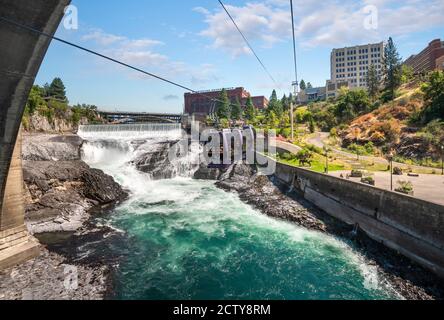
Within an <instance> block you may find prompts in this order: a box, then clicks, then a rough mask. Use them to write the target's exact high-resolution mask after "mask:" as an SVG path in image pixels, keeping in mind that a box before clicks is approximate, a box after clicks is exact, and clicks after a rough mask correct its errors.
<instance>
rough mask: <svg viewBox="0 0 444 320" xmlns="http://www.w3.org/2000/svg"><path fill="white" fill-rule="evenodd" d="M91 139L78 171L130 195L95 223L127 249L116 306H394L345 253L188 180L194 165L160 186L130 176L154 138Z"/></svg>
mask: <svg viewBox="0 0 444 320" xmlns="http://www.w3.org/2000/svg"><path fill="white" fill-rule="evenodd" d="M89 134H90V136H89V137H88V139H89V141H87V142H86V143H85V144H84V146H83V151H82V152H83V159H84V161H85V162H87V163H88V164H89V165H90V166H92V167H95V168H99V169H102V170H104V171H105V172H106V173H107V174H110V175H112V176H113V177H114V178H115V179H116V181H118V182H119V183H120V184H121V185H122V186H123V187H124V188H125V189H127V190H129V192H130V198H129V199H128V200H127V201H126V202H125V203H123V204H122V205H120V206H119V207H118V208H116V209H115V210H114V212H113V214H111V215H110V216H109V217H106V218H103V219H104V223H107V224H109V225H111V226H112V227H114V228H116V229H119V230H122V231H123V232H125V234H126V235H127V237H128V239H129V240H128V246H127V248H126V249H125V252H126V254H127V256H128V258H127V260H125V261H124V262H122V264H121V266H120V268H119V274H118V277H117V286H116V292H115V298H117V299H119V298H120V299H388V298H389V299H391V298H398V297H397V295H396V293H394V292H393V291H392V290H391V288H390V286H389V285H388V284H387V283H386V281H384V279H382V278H381V277H380V275H379V274H378V271H377V269H376V268H374V267H372V266H370V265H369V264H368V263H367V261H366V260H365V258H364V257H363V256H361V255H360V254H358V253H357V252H356V251H355V250H353V248H352V247H350V245H349V244H347V243H345V242H343V241H342V240H340V239H337V238H335V237H331V236H328V235H324V234H321V233H318V232H313V231H309V230H307V229H304V228H301V227H298V226H296V225H294V224H292V223H289V222H285V221H281V220H277V219H273V218H270V217H267V216H265V215H263V214H261V213H260V212H258V211H257V210H255V209H253V208H252V207H250V206H248V205H246V204H244V203H243V202H242V201H241V200H240V199H239V197H238V196H237V195H236V194H234V193H227V192H224V191H222V190H219V189H218V188H216V187H215V185H214V183H212V182H208V181H196V180H192V179H191V176H192V173H193V170H195V169H196V166H195V165H191V164H190V165H189V166H187V168H189V170H188V172H187V173H186V174H184V172H183V170H182V171H180V170H179V171H180V172H181V173H182V174H181V175H180V176H178V177H176V178H174V179H168V180H152V179H151V177H150V175H149V174H147V173H142V172H140V171H138V170H137V168H136V167H135V166H134V165H132V164H131V161H132V160H133V159H134V158H136V157H137V156H139V155H140V153H143V152H146V151H147V150H149V148H150V145H154V144H156V143H158V141H159V139H162V138H161V137H160V135H157V136H156V137H155V138H153V137H152V136H151V137H148V138H147V137H145V138H144V142H143V144H142V146H143V147H140V146H141V144H140V141H139V142H138V143H137V144H135V143H134V141H133V139H134V138H136V137H132V138H130V139H128V136H129V135H128V133H126V134H125V136H124V137H122V136H120V137H118V138H117V139H116V138H115V137H113V139H110V138H109V135H108V137H107V139H106V140H105V139H104V135H103V133H100V134H99V135H100V137H99V136H94V134H91V133H89ZM137 139H140V135H139V134H138V136H137ZM137 139H136V140H137ZM181 165H183V163H182V164H181ZM116 254H118V253H116Z"/></svg>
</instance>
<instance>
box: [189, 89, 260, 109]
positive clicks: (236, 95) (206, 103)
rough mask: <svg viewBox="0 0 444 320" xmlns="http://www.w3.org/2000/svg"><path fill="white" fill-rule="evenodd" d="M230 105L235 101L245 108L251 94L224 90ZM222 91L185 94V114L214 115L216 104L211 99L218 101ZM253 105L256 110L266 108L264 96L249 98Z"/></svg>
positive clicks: (244, 91)
mask: <svg viewBox="0 0 444 320" xmlns="http://www.w3.org/2000/svg"><path fill="white" fill-rule="evenodd" d="M225 91H226V92H227V95H228V99H230V101H231V103H236V101H237V100H239V102H240V103H241V105H242V106H244V107H245V104H246V102H247V99H248V97H251V94H250V93H249V92H248V91H246V90H245V89H244V88H242V87H239V88H229V89H225ZM221 92H222V89H217V90H208V91H200V92H198V93H185V110H184V113H185V114H205V115H209V114H212V113H215V112H216V111H217V110H216V102H215V101H214V100H212V99H218V98H219V97H220V94H221ZM251 98H252V100H253V104H254V106H255V107H256V108H257V109H261V110H262V109H265V108H266V107H267V106H268V100H267V98H265V97H264V96H257V97H251Z"/></svg>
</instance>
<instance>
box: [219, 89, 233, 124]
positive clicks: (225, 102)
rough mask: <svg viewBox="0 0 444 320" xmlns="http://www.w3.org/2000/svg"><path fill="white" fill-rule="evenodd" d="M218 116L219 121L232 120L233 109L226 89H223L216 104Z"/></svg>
mask: <svg viewBox="0 0 444 320" xmlns="http://www.w3.org/2000/svg"><path fill="white" fill-rule="evenodd" d="M216 110H217V112H216V113H217V116H218V117H219V119H230V118H231V107H230V99H228V94H227V91H226V90H225V89H222V91H221V93H220V95H219V98H218V100H217V103H216Z"/></svg>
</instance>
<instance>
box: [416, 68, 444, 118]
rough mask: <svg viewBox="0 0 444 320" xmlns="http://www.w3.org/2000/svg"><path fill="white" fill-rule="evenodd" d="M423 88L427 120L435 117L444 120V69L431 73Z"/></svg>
mask: <svg viewBox="0 0 444 320" xmlns="http://www.w3.org/2000/svg"><path fill="white" fill-rule="evenodd" d="M421 90H422V91H423V92H424V101H425V109H424V111H423V113H424V116H425V119H426V120H427V122H429V121H431V120H434V119H441V120H444V71H434V72H432V73H430V75H429V76H428V80H427V81H426V83H424V84H423V85H422V87H421Z"/></svg>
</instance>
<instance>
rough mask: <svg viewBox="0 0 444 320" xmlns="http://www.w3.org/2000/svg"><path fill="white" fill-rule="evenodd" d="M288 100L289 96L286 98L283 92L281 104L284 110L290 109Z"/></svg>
mask: <svg viewBox="0 0 444 320" xmlns="http://www.w3.org/2000/svg"><path fill="white" fill-rule="evenodd" d="M290 101H291V100H290V98H287V96H286V95H285V94H284V96H283V97H282V99H281V105H282V109H283V110H284V111H288V110H290Z"/></svg>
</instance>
